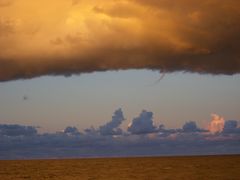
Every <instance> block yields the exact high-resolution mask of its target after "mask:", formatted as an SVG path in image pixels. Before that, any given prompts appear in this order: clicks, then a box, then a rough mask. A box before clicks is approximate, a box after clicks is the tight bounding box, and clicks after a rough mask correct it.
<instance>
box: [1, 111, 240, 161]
mask: <svg viewBox="0 0 240 180" xmlns="http://www.w3.org/2000/svg"><path fill="white" fill-rule="evenodd" d="M215 117H216V116H215ZM124 119H125V118H124V114H123V111H122V110H121V109H118V110H116V111H115V112H114V114H113V116H112V120H111V121H109V122H108V123H106V124H104V125H102V126H100V127H98V128H94V127H90V128H88V129H85V130H84V132H80V131H79V130H78V129H77V127H72V126H68V127H66V128H65V129H64V130H63V131H60V132H56V133H50V134H49V133H45V134H39V133H37V128H36V127H33V126H22V125H4V124H3V125H0V141H1V144H0V159H32V158H77V157H111V156H157V155H196V154H197V155H204V154H239V153H240V144H239V141H240V128H239V126H238V121H237V120H226V121H225V120H224V125H223V128H222V130H221V131H210V130H211V129H210V130H208V129H201V128H199V127H198V126H197V124H196V122H195V121H188V122H186V123H185V124H184V125H183V126H182V128H178V129H167V128H165V126H164V125H160V126H159V127H157V126H155V125H154V121H153V113H152V112H149V111H145V110H143V111H142V112H141V113H140V115H139V116H138V117H136V118H134V119H133V120H132V122H131V123H130V125H129V127H128V129H127V130H126V131H124V130H123V129H121V127H120V125H121V123H122V122H123V121H124ZM212 121H215V120H214V118H213V119H212ZM212 121H211V122H210V124H211V123H212ZM221 122H222V121H221Z"/></svg>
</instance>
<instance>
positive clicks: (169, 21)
mask: <svg viewBox="0 0 240 180" xmlns="http://www.w3.org/2000/svg"><path fill="white" fill-rule="evenodd" d="M2 2H4V3H2V4H6V2H8V1H2ZM54 2H56V3H54ZM25 3H26V0H19V1H17V2H16V3H14V4H13V5H11V6H9V7H8V6H6V7H5V8H2V9H6V10H5V11H1V13H0V17H3V18H10V19H13V22H15V25H16V24H17V26H13V24H11V22H8V21H2V22H0V36H1V37H0V44H1V45H0V81H9V80H14V79H24V78H33V77H38V76H42V75H65V76H69V75H72V74H80V73H85V72H94V71H106V70H120V69H152V70H161V71H164V72H166V73H167V72H175V71H184V72H193V73H195V72H196V73H202V74H229V75H231V74H236V73H239V72H240V53H239V52H240V49H239V48H240V45H239V42H240V33H239V32H240V23H239V22H240V12H239V8H238V7H239V6H240V1H238V0H222V1H219V0H202V1H192V0H178V1H166V0H158V1H157V0H149V1H147V0H140V1H136V0H126V1H113V0H103V1H96V0H93V1H80V0H73V1H67V0H63V1H61V2H59V1H56V0H54V1H53V2H52V3H49V2H48V1H46V0H44V1H41V2H37V5H38V6H37V7H38V9H34V13H32V15H31V16H29V15H28V14H29V12H32V9H31V8H32V7H35V6H36V2H30V1H27V3H28V4H29V6H23V4H25ZM15 4H16V6H15ZM46 4H48V6H46ZM19 6H20V7H21V6H23V7H22V8H20V9H19ZM39 7H40V8H39ZM41 7H42V8H43V7H44V8H45V9H46V12H49V14H51V15H46V13H45V14H44V13H43V12H42V11H40V10H39V9H42V8H41ZM8 8H9V9H8ZM53 9H58V10H59V11H58V12H59V13H56V12H55V11H54V13H53ZM16 10H19V11H21V12H19V13H18V14H17V15H16V14H14V12H15V11H16ZM50 12H51V13H50ZM12 14H14V15H12ZM59 19H61V21H60V20H59ZM16 22H17V23H16ZM13 27H14V29H13ZM34 27H44V28H40V29H39V30H38V31H37V33H35V34H31V33H30V32H32V31H33V30H34ZM53 32H54V33H53ZM9 33H11V37H10V36H9V37H7V35H8V34H9ZM22 44H24V47H23V46H22Z"/></svg>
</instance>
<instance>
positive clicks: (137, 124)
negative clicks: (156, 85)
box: [127, 110, 157, 134]
mask: <svg viewBox="0 0 240 180" xmlns="http://www.w3.org/2000/svg"><path fill="white" fill-rule="evenodd" d="M127 130H128V131H129V132H130V133H132V134H147V133H153V132H156V131H157V128H156V127H155V126H154V124H153V113H152V112H147V111H145V110H143V111H142V112H141V114H140V115H139V117H136V118H134V119H133V120H132V122H131V123H130V125H129V126H128V129H127Z"/></svg>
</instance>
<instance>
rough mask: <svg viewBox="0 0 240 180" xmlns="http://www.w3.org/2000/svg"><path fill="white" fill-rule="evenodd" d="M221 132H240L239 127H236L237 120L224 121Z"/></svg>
mask: <svg viewBox="0 0 240 180" xmlns="http://www.w3.org/2000/svg"><path fill="white" fill-rule="evenodd" d="M222 133H224V134H225V133H229V134H234V133H240V128H239V127H238V121H236V120H227V121H225V123H224V127H223V131H222Z"/></svg>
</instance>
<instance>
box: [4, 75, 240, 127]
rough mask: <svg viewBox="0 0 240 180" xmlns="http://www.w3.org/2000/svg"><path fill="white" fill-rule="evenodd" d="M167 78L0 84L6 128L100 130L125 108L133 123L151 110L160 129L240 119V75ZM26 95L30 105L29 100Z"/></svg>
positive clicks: (108, 77)
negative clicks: (216, 118) (216, 117)
mask: <svg viewBox="0 0 240 180" xmlns="http://www.w3.org/2000/svg"><path fill="white" fill-rule="evenodd" d="M160 76H161V74H159V72H157V71H149V70H128V71H118V72H116V71H110V72H96V73H91V74H82V75H80V76H72V77H68V78H66V77H62V76H57V77H52V76H48V77H40V78H35V79H31V80H18V81H11V82H4V83H0V124H12V123H14V124H15V123H16V124H24V125H33V126H41V127H42V128H41V129H40V131H41V132H54V131H58V130H62V129H64V128H65V127H66V126H69V125H70V126H76V127H77V128H79V129H80V130H83V129H85V128H88V127H89V126H91V125H93V126H95V127H98V126H99V125H101V124H104V123H106V122H107V121H109V120H111V116H112V113H113V112H114V111H115V110H116V109H117V108H119V107H121V108H122V109H123V112H124V115H125V118H126V119H127V121H125V123H124V124H123V125H122V126H123V128H126V126H127V124H128V123H129V122H130V121H131V120H132V118H134V117H136V116H138V115H139V113H140V112H141V111H142V110H143V109H146V110H148V111H152V112H153V113H154V121H155V123H156V124H157V125H159V124H165V125H166V127H169V128H176V127H181V126H182V125H183V124H184V122H186V121H189V120H193V121H196V122H197V123H198V125H199V126H201V127H205V126H206V125H207V123H208V122H209V121H210V119H211V117H210V114H211V113H217V114H219V115H221V116H223V117H224V118H225V119H235V120H239V119H240V113H239V107H240V94H239V92H240V75H233V76H223V75H222V76H212V75H199V74H190V73H172V74H166V75H165V77H164V78H163V79H162V80H161V81H160V82H159V83H156V84H154V82H156V81H157V80H158V79H159V78H160ZM24 96H26V97H27V100H24Z"/></svg>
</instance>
